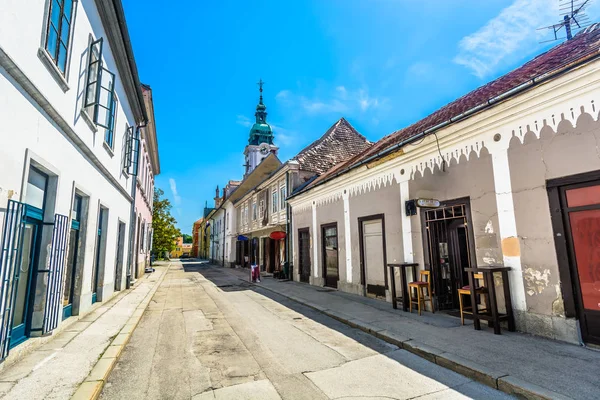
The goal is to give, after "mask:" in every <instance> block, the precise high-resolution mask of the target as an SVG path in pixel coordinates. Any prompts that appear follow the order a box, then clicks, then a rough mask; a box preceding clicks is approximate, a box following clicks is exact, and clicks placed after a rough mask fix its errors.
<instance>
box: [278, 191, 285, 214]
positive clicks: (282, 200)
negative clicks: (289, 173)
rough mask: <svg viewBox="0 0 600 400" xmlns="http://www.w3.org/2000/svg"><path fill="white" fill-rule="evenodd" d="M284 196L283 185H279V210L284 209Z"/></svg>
mask: <svg viewBox="0 0 600 400" xmlns="http://www.w3.org/2000/svg"><path fill="white" fill-rule="evenodd" d="M285 196H286V190H285V186H281V187H280V188H279V201H280V202H281V204H280V205H279V209H280V210H285Z"/></svg>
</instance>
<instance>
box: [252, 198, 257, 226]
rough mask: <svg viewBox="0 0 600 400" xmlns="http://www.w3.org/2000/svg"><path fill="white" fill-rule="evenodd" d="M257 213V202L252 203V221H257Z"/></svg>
mask: <svg viewBox="0 0 600 400" xmlns="http://www.w3.org/2000/svg"><path fill="white" fill-rule="evenodd" d="M256 218H257V213H256V200H253V201H252V221H256Z"/></svg>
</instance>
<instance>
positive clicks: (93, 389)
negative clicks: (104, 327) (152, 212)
mask: <svg viewBox="0 0 600 400" xmlns="http://www.w3.org/2000/svg"><path fill="white" fill-rule="evenodd" d="M170 268H171V264H169V265H168V266H167V268H166V269H165V272H164V273H163V274H162V276H161V277H160V278H159V279H158V281H157V282H156V284H155V285H154V287H153V288H152V289H150V291H149V292H148V294H146V297H144V300H142V301H141V302H140V304H138V306H137V307H136V309H135V311H134V312H133V314H132V315H131V317H129V320H127V323H125V325H123V327H122V328H121V330H120V331H119V334H118V335H117V336H115V337H114V338H113V340H112V342H111V343H110V345H108V347H107V348H106V349H105V350H104V353H103V354H102V356H101V357H100V358H99V359H98V361H97V362H96V365H94V367H93V368H92V370H91V371H90V373H89V375H88V376H87V378H85V380H84V381H83V382H82V383H81V384H80V385H79V387H78V388H77V390H76V391H75V393H74V394H73V396H72V397H71V400H96V399H98V398H99V397H100V393H102V388H104V384H105V383H106V380H107V379H108V375H110V373H111V371H112V370H113V368H114V367H115V365H116V364H117V361H118V360H119V358H120V357H121V354H122V353H123V349H124V348H125V346H126V345H127V343H128V342H129V339H130V338H131V336H132V335H133V332H134V331H135V328H136V327H137V325H138V323H139V322H140V320H141V319H142V315H143V314H144V311H146V308H147V307H148V304H150V301H151V300H152V297H154V293H155V292H156V291H157V290H158V288H159V287H160V285H161V284H162V282H163V280H164V279H165V277H166V276H167V272H169V269H170Z"/></svg>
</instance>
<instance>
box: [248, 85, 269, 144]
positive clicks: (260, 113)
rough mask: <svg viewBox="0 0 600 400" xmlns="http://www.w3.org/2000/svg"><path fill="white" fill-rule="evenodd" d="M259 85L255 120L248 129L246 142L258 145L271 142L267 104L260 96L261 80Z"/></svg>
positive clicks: (261, 89)
mask: <svg viewBox="0 0 600 400" xmlns="http://www.w3.org/2000/svg"><path fill="white" fill-rule="evenodd" d="M258 84H259V86H260V100H259V102H258V105H257V106H256V113H254V116H255V117H256V122H255V123H254V125H252V128H251V129H250V137H249V138H248V144H251V145H255V146H258V145H259V144H261V143H268V144H273V128H271V125H269V124H268V123H267V106H265V105H264V104H263V97H262V91H263V88H262V85H263V81H262V80H261V81H260V82H259V83H258Z"/></svg>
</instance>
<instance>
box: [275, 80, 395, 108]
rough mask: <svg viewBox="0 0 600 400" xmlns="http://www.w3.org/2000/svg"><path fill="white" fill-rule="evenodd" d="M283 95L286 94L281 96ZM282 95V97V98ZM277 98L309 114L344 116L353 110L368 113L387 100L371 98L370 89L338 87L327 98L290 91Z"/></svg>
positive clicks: (284, 103) (285, 91)
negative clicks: (310, 96)
mask: <svg viewBox="0 0 600 400" xmlns="http://www.w3.org/2000/svg"><path fill="white" fill-rule="evenodd" d="M281 93H285V94H284V95H281ZM280 95H281V96H280ZM276 98H277V99H278V100H279V101H280V102H281V103H282V104H283V105H286V106H290V107H301V108H302V109H303V110H304V111H305V112H306V113H307V114H311V115H314V114H331V113H336V114H343V113H348V112H352V111H353V110H360V111H366V110H368V109H372V108H377V107H379V106H380V105H381V104H382V103H383V102H384V101H385V99H380V98H377V97H371V96H370V95H369V92H368V89H366V88H363V89H356V90H350V89H347V88H346V87H345V86H341V85H340V86H337V87H335V89H333V90H332V91H331V92H330V94H329V95H327V96H318V97H313V98H309V97H306V96H302V95H296V94H294V93H292V92H291V91H289V90H283V91H281V92H279V94H278V95H277V96H276Z"/></svg>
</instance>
